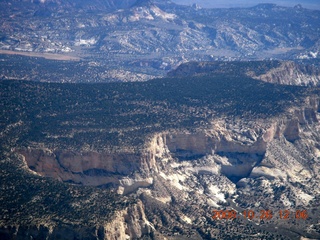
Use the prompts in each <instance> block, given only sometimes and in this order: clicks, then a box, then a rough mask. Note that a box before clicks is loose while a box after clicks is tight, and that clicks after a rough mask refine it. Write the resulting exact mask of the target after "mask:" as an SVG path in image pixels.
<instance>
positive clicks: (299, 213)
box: [212, 210, 308, 220]
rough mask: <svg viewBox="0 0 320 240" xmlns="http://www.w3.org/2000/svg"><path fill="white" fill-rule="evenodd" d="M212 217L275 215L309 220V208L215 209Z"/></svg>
mask: <svg viewBox="0 0 320 240" xmlns="http://www.w3.org/2000/svg"><path fill="white" fill-rule="evenodd" d="M212 213H213V215H212V219H215V220H217V219H227V220H233V219H239V218H245V219H249V220H253V219H260V220H271V219H272V218H274V217H277V218H278V219H283V220H286V219H287V220H288V219H302V220H307V218H308V212H307V210H296V211H290V210H280V211H278V212H276V213H274V212H272V211H271V210H260V211H253V210H245V211H242V212H237V211H235V210H213V211H212Z"/></svg>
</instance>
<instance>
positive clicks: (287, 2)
mask: <svg viewBox="0 0 320 240" xmlns="http://www.w3.org/2000/svg"><path fill="white" fill-rule="evenodd" d="M172 1H173V2H175V3H178V4H184V5H192V4H194V3H197V4H199V5H200V6H201V7H204V8H232V7H252V6H255V5H257V4H259V3H275V4H277V5H279V6H287V7H294V6H295V5H297V4H301V5H302V7H304V8H309V9H319V10H320V1H319V0H261V1H255V0H215V1H212V0H172Z"/></svg>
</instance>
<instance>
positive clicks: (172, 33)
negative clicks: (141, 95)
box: [0, 0, 320, 82]
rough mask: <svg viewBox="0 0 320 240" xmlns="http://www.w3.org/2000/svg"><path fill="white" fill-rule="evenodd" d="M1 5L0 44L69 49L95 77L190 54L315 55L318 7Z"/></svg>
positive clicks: (109, 2)
mask: <svg viewBox="0 0 320 240" xmlns="http://www.w3.org/2000/svg"><path fill="white" fill-rule="evenodd" d="M0 9H1V10H0V14H1V20H0V23H1V25H0V30H1V34H0V50H1V49H2V50H12V51H24V52H48V53H59V54H65V55H71V56H76V57H79V58H81V60H82V63H81V64H82V65H83V66H88V65H89V63H90V62H91V64H95V65H99V66H102V67H103V68H104V69H105V70H104V72H101V73H99V75H103V77H101V78H100V80H99V81H109V80H108V79H110V78H111V79H113V80H122V81H135V80H137V79H139V80H148V79H151V78H155V77H161V76H165V75H166V73H167V71H169V70H172V69H174V68H176V67H177V66H178V65H180V64H181V63H185V62H189V61H217V60H223V61H225V60H228V61H230V60H264V59H285V60H288V59H289V60H297V59H319V58H320V53H319V52H320V51H319V49H320V22H319V21H318V19H319V18H320V11H316V10H309V9H305V8H302V7H301V6H300V7H295V8H288V7H281V6H278V5H275V4H258V5H257V6H255V7H251V8H233V9H201V8H196V7H191V6H182V5H176V4H174V3H172V2H170V1H165V0H163V1H162V0H157V1H148V0H141V1H136V0H126V1H121V2H117V1H114V0H94V1H90V2H88V1H84V0H78V1H74V2H73V1H62V0H59V1H58V0H52V1H51V0H50V1H49V0H48V1H45V2H43V3H41V2H39V1H38V2H36V1H33V2H29V1H2V2H0ZM119 66H121V71H119ZM6 74H7V77H11V76H9V75H8V74H9V73H6ZM138 76H139V77H138ZM79 81H86V82H90V79H79Z"/></svg>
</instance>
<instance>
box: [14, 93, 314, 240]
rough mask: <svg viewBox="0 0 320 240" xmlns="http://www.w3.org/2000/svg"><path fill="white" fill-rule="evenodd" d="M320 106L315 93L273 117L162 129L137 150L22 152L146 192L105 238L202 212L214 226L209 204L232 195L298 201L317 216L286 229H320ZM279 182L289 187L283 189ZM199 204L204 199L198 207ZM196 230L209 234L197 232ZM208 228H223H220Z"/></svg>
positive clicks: (252, 202) (83, 176)
mask: <svg viewBox="0 0 320 240" xmlns="http://www.w3.org/2000/svg"><path fill="white" fill-rule="evenodd" d="M319 110H320V104H319V97H317V96H314V97H309V98H307V99H306V100H305V104H304V106H303V107H292V108H290V109H288V110H287V111H286V112H285V113H284V114H282V115H281V116H278V117H274V118H272V119H260V120H255V121H251V122H250V121H249V122H246V123H244V122H243V121H242V120H241V119H236V120H232V121H231V120H230V119H223V118H220V119H213V120H212V122H211V126H210V127H206V128H201V129H196V130H194V131H188V130H180V131H177V130H175V131H166V132H161V133H157V134H155V135H154V136H152V137H150V138H149V140H147V143H146V144H145V148H143V149H142V150H141V152H140V153H136V154H126V153H117V154H116V153H113V154H111V153H106V152H68V151H61V150H52V151H51V150H48V149H32V148H29V149H17V152H18V153H19V154H21V155H23V156H24V159H25V162H26V164H27V165H28V166H29V168H30V169H31V170H32V171H33V172H35V173H37V174H40V175H41V176H47V177H51V178H55V179H58V180H60V181H65V182H71V183H76V184H81V185H92V186H105V187H112V188H113V189H115V191H116V192H117V193H118V194H121V195H128V194H129V195H130V194H131V195H132V194H133V195H136V196H138V197H139V198H140V199H141V201H139V202H138V204H136V205H134V206H133V207H132V208H130V209H125V210H122V211H118V212H117V213H116V214H115V215H114V216H115V217H114V219H113V220H112V221H111V222H110V223H108V224H107V225H106V226H104V227H102V228H101V229H100V230H99V234H100V235H99V236H100V237H101V238H99V239H126V238H133V239H136V238H139V237H142V236H150V234H151V235H154V234H156V235H157V234H159V236H162V235H161V234H160V232H159V229H171V230H172V231H174V230H173V229H172V228H171V227H170V225H172V224H173V225H174V226H176V227H177V228H179V229H180V230H181V231H182V232H183V234H187V233H186V231H187V229H188V228H189V227H188V226H197V224H199V223H198V218H201V217H203V218H205V219H206V220H204V223H203V224H204V225H203V227H202V228H203V229H204V231H205V229H210V225H208V221H209V219H210V217H211V216H210V211H208V209H212V208H219V207H220V206H223V205H224V204H227V205H228V204H230V200H231V199H233V201H234V204H236V208H237V209H242V210H245V209H246V208H248V206H250V208H252V209H255V208H256V209H261V208H267V207H268V208H270V209H273V210H274V211H278V210H279V209H282V208H284V207H286V208H290V209H291V208H292V209H295V208H296V207H297V206H299V207H300V208H306V209H308V210H309V209H310V210H312V213H310V219H309V220H308V221H304V222H303V223H302V225H303V226H304V227H309V230H308V231H309V232H306V231H302V230H301V226H299V227H297V229H299V234H296V233H293V232H290V233H287V234H286V235H285V236H289V237H290V238H292V239H298V238H299V237H300V236H313V237H319V236H320V235H319V233H317V231H316V228H314V229H313V228H312V226H313V224H315V221H316V219H317V218H316V217H315V216H316V214H318V213H317V212H318V210H319V209H318V210H317V207H316V206H315V204H316V202H317V199H319V194H318V193H319V192H320V189H319V186H318V184H316V183H317V181H319V175H318V172H319V171H320V164H319V157H320V148H319V144H318V140H317V139H319V137H320V127H319V121H318V119H319V112H320V111H319ZM257 185H258V186H259V187H258V192H257V193H255V195H254V196H252V194H250V192H254V191H255V192H256V191H257V190H256V189H257ZM271 186H273V187H271ZM274 186H277V187H276V188H275V187H274ZM301 186H303V187H301ZM278 188H281V189H285V190H284V191H281V192H279V191H278V190H277V189H278ZM257 203H259V204H258V205H257ZM199 205H201V206H202V207H201V208H199V207H196V206H199ZM182 206H188V207H189V210H186V209H185V210H183V209H184V207H182ZM155 211H156V212H157V211H159V212H160V216H162V218H161V219H158V218H157V216H156V215H155V214H154V212H155ZM257 211H258V210H257ZM208 214H209V215H208ZM175 218H178V219H179V220H175ZM164 219H166V220H164ZM256 223H257V224H258V223H259V222H256ZM260 224H261V223H260ZM265 224H267V225H268V226H277V227H278V228H279V229H280V230H279V231H280V232H281V229H285V228H287V224H288V223H287V222H283V221H280V220H277V219H275V220H273V221H270V222H268V223H265ZM299 224H301V222H300V223H299ZM262 225H263V224H262ZM310 229H311V230H310ZM280 232H279V234H280ZM188 234H190V236H191V235H192V236H193V237H194V239H201V238H199V236H198V235H197V233H196V232H192V231H191V232H189V233H188ZM206 234H209V235H205V236H210V237H214V236H217V235H216V234H217V233H216V232H210V233H206ZM162 237H163V236H162ZM160 239H162V238H161V237H160Z"/></svg>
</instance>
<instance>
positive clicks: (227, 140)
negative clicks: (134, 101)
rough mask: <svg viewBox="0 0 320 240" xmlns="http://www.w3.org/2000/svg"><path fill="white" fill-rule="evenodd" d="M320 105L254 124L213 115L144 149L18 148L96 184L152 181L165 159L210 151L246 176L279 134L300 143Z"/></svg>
mask: <svg viewBox="0 0 320 240" xmlns="http://www.w3.org/2000/svg"><path fill="white" fill-rule="evenodd" d="M318 111H319V99H318V98H316V97H313V98H308V99H307V100H306V105H305V106H304V107H303V108H301V109H298V108H292V109H289V110H288V112H287V113H286V115H284V116H283V117H280V118H275V119H272V120H260V121H255V122H252V123H250V124H249V125H248V124H246V125H245V124H244V123H242V122H241V121H240V120H239V122H238V121H235V122H230V121H229V120H224V119H218V120H213V121H212V124H211V127H208V128H202V129H198V130H196V131H195V132H190V131H186V130H185V131H183V130H182V131H171V132H163V133H158V134H155V135H154V136H153V137H152V138H150V140H149V143H146V144H145V148H144V149H143V150H142V151H141V152H140V153H126V152H123V153H107V152H93V151H82V152H74V151H66V150H49V149H35V148H28V149H26V148H23V149H17V152H18V153H20V154H22V155H23V156H24V159H25V161H26V163H27V165H28V166H29V168H30V169H31V170H32V171H34V172H36V173H38V174H40V175H41V176H47V177H51V178H55V179H58V180H61V181H65V182H71V183H75V184H83V185H92V186H103V185H106V184H111V185H112V184H113V185H114V186H122V187H125V185H126V184H127V185H130V183H126V182H127V181H126V180H124V179H127V177H128V176H134V175H135V174H138V175H139V176H140V177H141V179H139V178H138V179H135V181H133V182H132V184H137V182H139V181H140V180H141V182H143V181H147V182H149V184H146V185H150V184H151V183H152V181H150V180H146V179H148V178H150V177H152V176H153V175H154V174H158V173H159V171H160V169H161V164H160V165H159V161H158V160H159V159H163V158H172V159H177V160H178V161H192V160H196V159H199V158H202V157H204V156H208V155H214V156H219V157H220V158H221V159H229V158H230V159H233V158H235V159H237V161H235V162H234V163H232V162H230V161H231V160H230V159H229V160H230V161H229V160H228V161H227V163H224V162H223V161H222V160H221V161H220V162H219V164H220V165H221V167H222V170H221V171H222V172H224V174H226V175H227V176H228V175H230V174H231V172H233V174H235V175H236V176H237V177H241V176H242V177H245V176H246V175H248V174H250V172H251V170H252V169H253V168H254V167H255V166H257V165H258V164H260V162H261V161H262V159H263V158H264V156H265V154H266V153H267V149H268V146H269V145H270V143H272V142H273V141H274V140H278V139H281V138H283V139H285V140H286V141H288V142H291V143H294V142H295V141H296V140H299V139H301V128H305V127H306V126H309V125H310V124H317V123H318V119H317V114H318ZM238 157H240V158H242V159H243V160H240V159H238ZM237 162H241V164H238V163H237ZM233 168H234V169H233ZM242 168H243V170H241V169H242ZM231 175H232V174H231ZM256 175H257V173H256ZM142 179H144V180H142Z"/></svg>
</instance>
